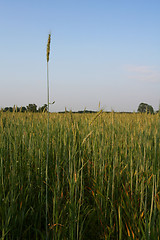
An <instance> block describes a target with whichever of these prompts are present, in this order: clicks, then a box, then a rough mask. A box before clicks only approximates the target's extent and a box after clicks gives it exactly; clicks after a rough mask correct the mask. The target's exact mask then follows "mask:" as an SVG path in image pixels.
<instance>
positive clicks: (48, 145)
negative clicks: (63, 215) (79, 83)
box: [46, 62, 49, 239]
mask: <svg viewBox="0 0 160 240" xmlns="http://www.w3.org/2000/svg"><path fill="white" fill-rule="evenodd" d="M47 106H48V112H47V160H46V239H48V227H47V226H48V224H47V222H48V158H49V74H48V62H47Z"/></svg>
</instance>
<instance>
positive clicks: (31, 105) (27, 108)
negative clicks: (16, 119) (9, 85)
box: [2, 104, 47, 113]
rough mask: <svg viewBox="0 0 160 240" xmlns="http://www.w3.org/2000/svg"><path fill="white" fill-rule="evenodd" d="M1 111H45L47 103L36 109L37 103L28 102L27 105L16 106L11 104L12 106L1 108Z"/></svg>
mask: <svg viewBox="0 0 160 240" xmlns="http://www.w3.org/2000/svg"><path fill="white" fill-rule="evenodd" d="M2 111H3V112H32V113H35V112H47V104H44V105H43V106H42V107H39V108H38V109H37V105H36V104H29V105H28V106H27V107H24V106H23V107H17V106H15V105H14V106H13V107H5V108H2Z"/></svg>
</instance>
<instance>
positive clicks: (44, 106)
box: [38, 104, 47, 113]
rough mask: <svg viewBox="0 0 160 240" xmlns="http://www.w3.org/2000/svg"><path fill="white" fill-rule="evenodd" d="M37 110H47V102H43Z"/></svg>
mask: <svg viewBox="0 0 160 240" xmlns="http://www.w3.org/2000/svg"><path fill="white" fill-rule="evenodd" d="M38 112H41V113H42V112H47V104H44V105H43V106H42V107H39V108H38Z"/></svg>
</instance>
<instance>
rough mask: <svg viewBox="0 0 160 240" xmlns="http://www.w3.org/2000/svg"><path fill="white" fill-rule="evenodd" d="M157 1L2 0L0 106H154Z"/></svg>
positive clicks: (157, 92) (159, 96)
mask: <svg viewBox="0 0 160 240" xmlns="http://www.w3.org/2000/svg"><path fill="white" fill-rule="evenodd" d="M159 11H160V1H158V0H157V1H156V0H153V1H150V0H134V1H129V0H113V1H110V0H79V1H78V0H52V1H51V0H50V1H49V0H32V1H31V0H28V1H20V0H14V1H11V0H10V1H9V0H1V1H0V46H1V47H0V66H1V67H0V107H5V106H13V105H14V104H15V105H17V106H27V105H28V104H29V103H35V104H37V106H41V105H43V104H44V103H46V102H47V90H46V87H47V86H46V45H47V38H48V33H49V32H51V34H52V40H51V55H50V62H49V76H50V99H51V101H52V100H55V101H56V103H55V105H53V106H52V107H51V110H52V111H64V109H65V107H66V108H67V109H68V110H73V111H77V110H83V109H84V108H87V109H92V110H97V109H98V105H99V102H100V104H101V107H102V108H103V109H104V110H106V111H110V110H111V109H113V110H115V111H136V110H137V108H138V105H139V104H140V103H141V102H146V103H148V104H150V105H152V106H153V107H154V109H155V110H157V109H158V107H159V103H160V31H159V23H160V14H159Z"/></svg>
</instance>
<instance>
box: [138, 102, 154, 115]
mask: <svg viewBox="0 0 160 240" xmlns="http://www.w3.org/2000/svg"><path fill="white" fill-rule="evenodd" d="M137 112H140V113H146V112H147V113H152V114H153V113H154V109H153V107H152V106H151V105H148V104H147V103H140V104H139V106H138V110H137Z"/></svg>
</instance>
